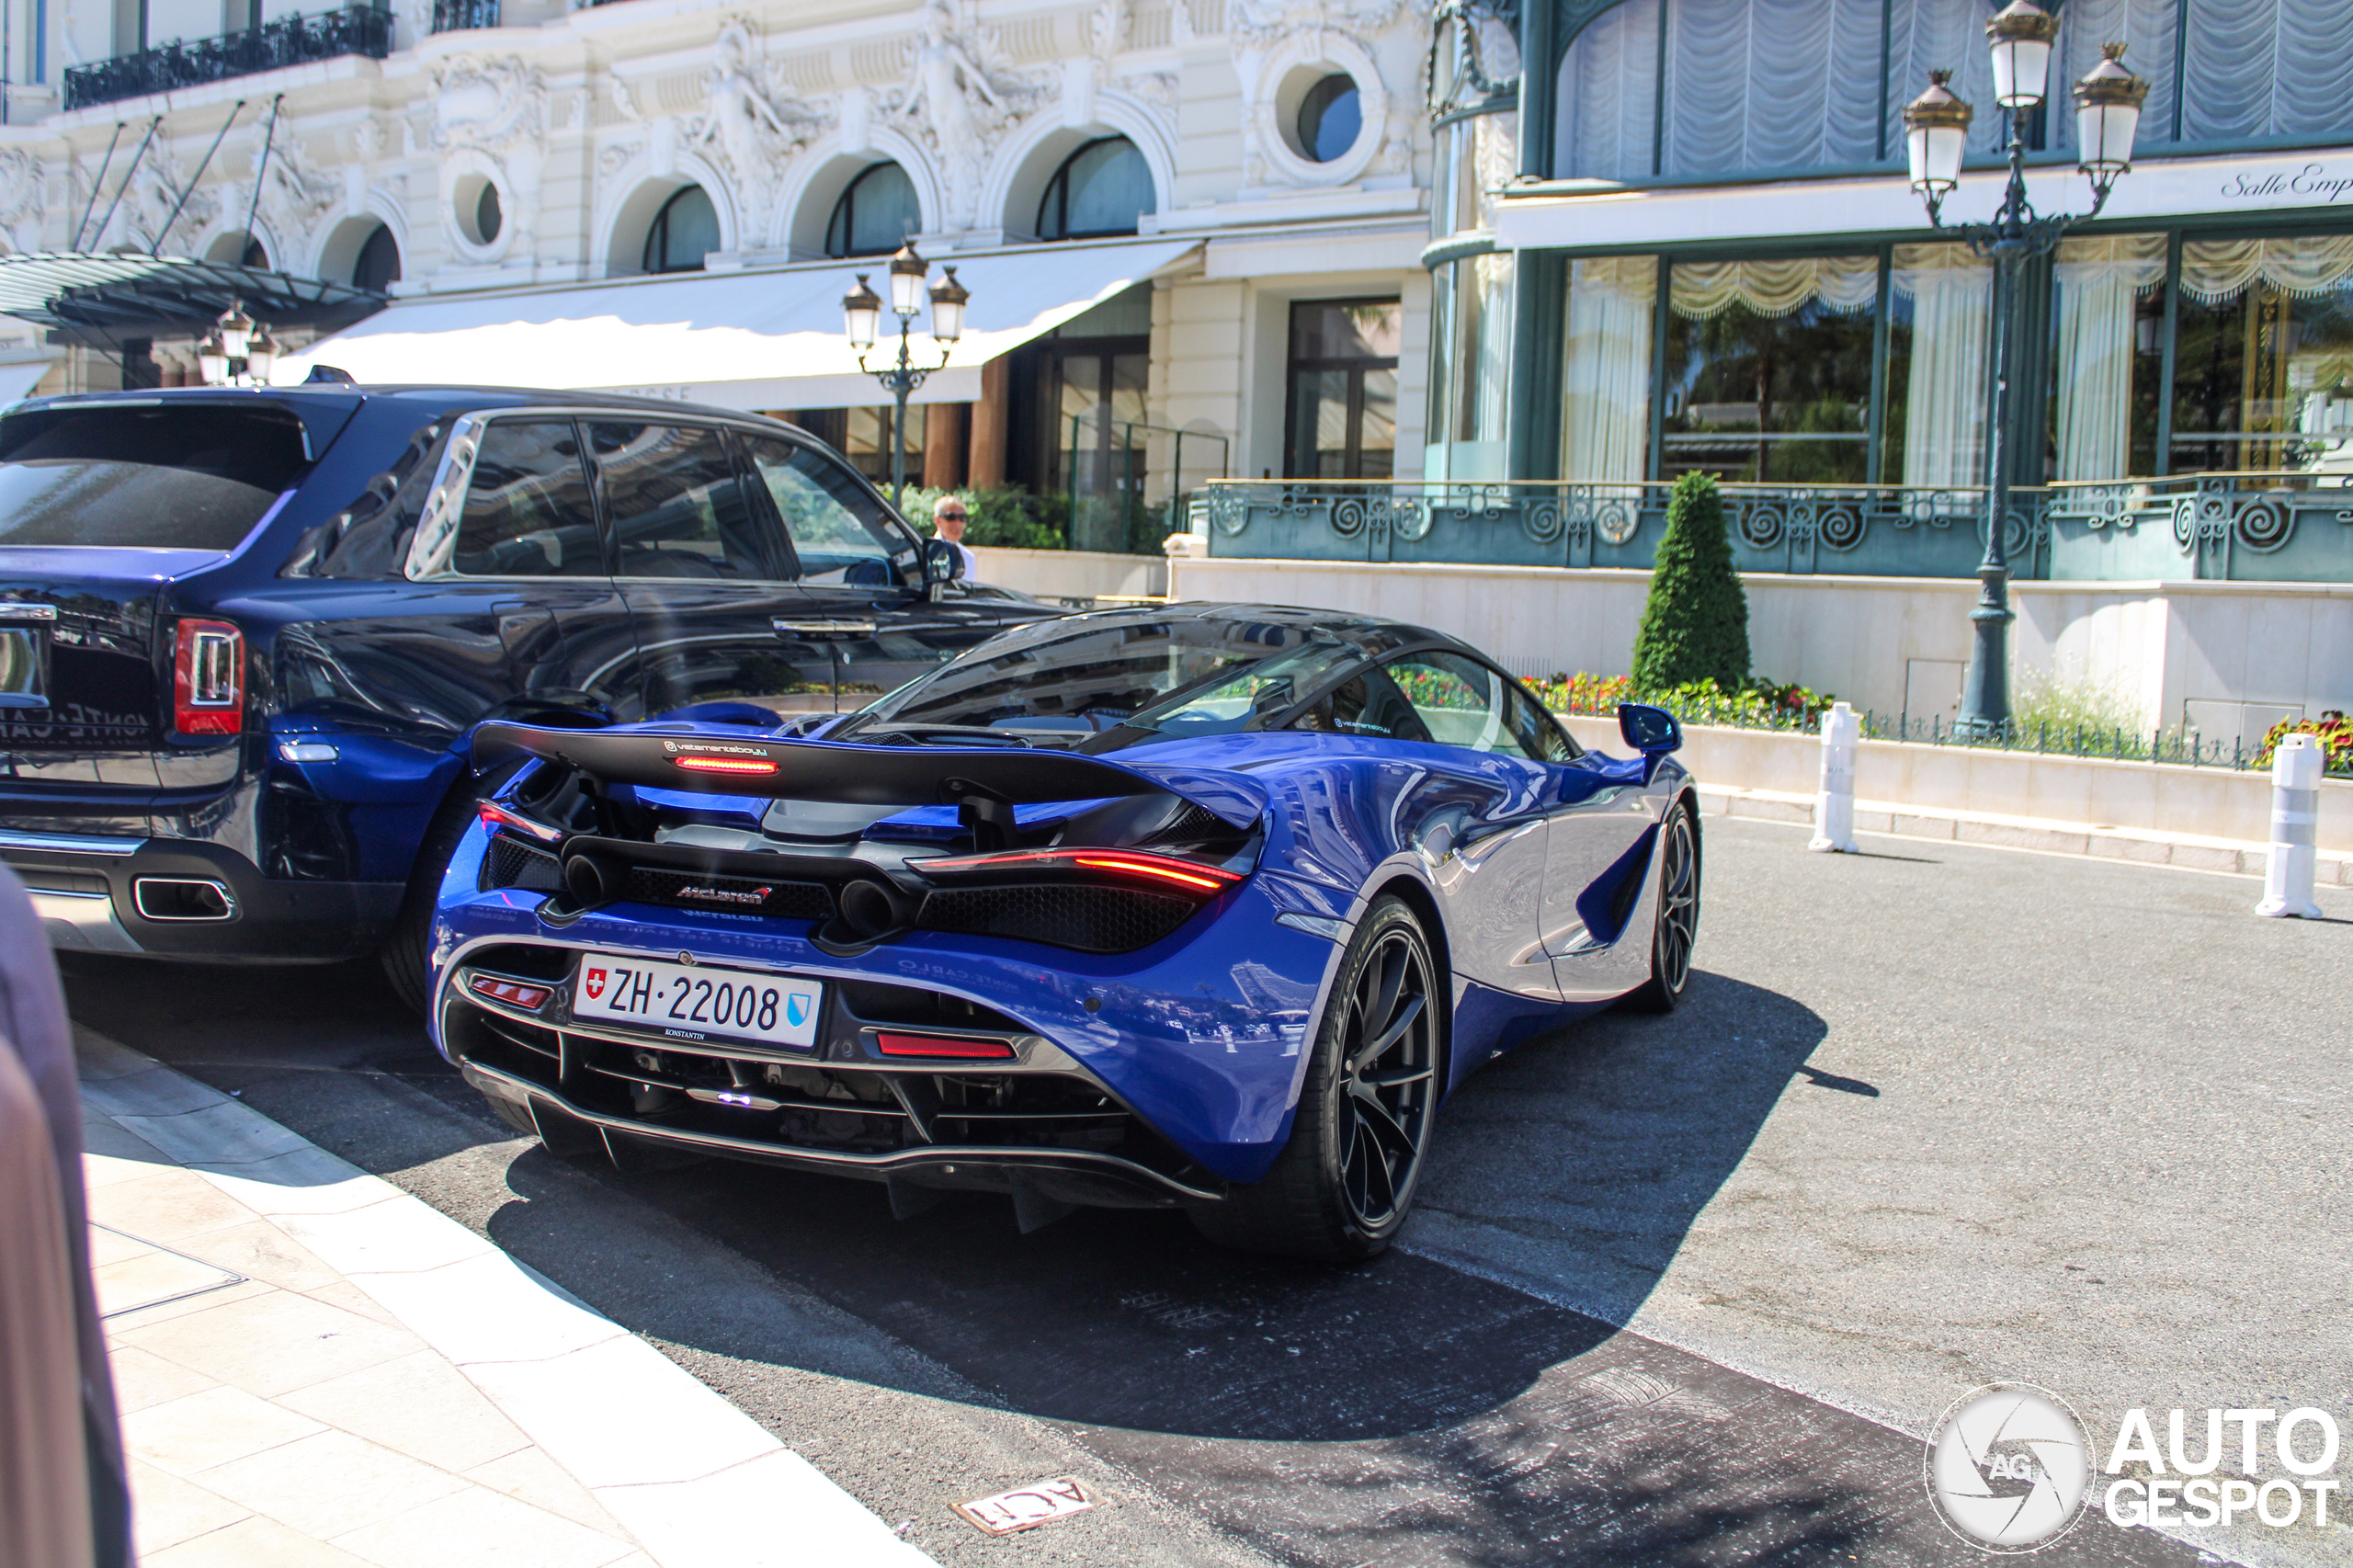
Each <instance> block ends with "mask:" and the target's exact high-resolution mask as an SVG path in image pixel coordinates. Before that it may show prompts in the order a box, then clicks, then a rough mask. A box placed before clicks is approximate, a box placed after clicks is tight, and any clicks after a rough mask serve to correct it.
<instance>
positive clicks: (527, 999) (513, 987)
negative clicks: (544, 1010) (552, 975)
mask: <svg viewBox="0 0 2353 1568" xmlns="http://www.w3.org/2000/svg"><path fill="white" fill-rule="evenodd" d="M470 984H471V985H472V989H473V990H474V991H475V993H476V994H480V995H483V996H487V997H489V998H490V999H491V1000H492V1001H494V1002H505V1003H507V1004H508V1005H510V1006H517V1007H527V1008H529V1009H530V1010H531V1011H532V1012H535V1013H536V1012H538V1011H539V1010H540V1007H541V1006H544V1005H545V1004H546V1002H547V999H548V996H549V995H550V992H549V989H548V987H546V986H544V985H525V984H523V983H521V982H520V981H515V980H498V979H494V978H493V977H492V976H490V975H487V974H478V975H475V976H474V977H473V979H472V982H470Z"/></svg>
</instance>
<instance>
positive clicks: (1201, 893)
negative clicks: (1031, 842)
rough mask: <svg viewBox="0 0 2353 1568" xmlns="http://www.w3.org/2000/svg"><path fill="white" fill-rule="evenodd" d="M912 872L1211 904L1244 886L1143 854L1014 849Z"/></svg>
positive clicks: (923, 865) (1223, 872)
mask: <svg viewBox="0 0 2353 1568" xmlns="http://www.w3.org/2000/svg"><path fill="white" fill-rule="evenodd" d="M908 869H910V870H913V871H916V872H919V873H921V874H922V875H923V876H926V877H928V878H931V879H933V880H935V881H938V880H941V879H946V880H948V881H958V882H961V881H967V880H971V881H1084V882H1097V883H1102V882H1110V883H1122V884H1125V885H1128V886H1131V887H1140V888H1150V889H1153V890H1154V891H1155V892H1176V893H1185V894H1188V895H1189V896H1191V897H1193V898H1196V899H1199V900H1203V901H1207V900H1208V899H1211V898H1213V897H1215V896H1216V895H1217V894H1219V893H1222V892H1224V891H1225V890H1226V889H1228V888H1230V887H1232V886H1233V884H1234V883H1236V882H1238V881H1241V880H1242V873H1241V872H1239V871H1230V870H1228V869H1225V868H1224V867H1222V866H1210V865H1204V864H1203V863H1201V862H1200V861H1199V860H1186V859H1182V858H1178V857H1176V856H1174V855H1154V854H1152V853H1150V852H1149V851H1146V850H1141V849H1104V848H1099V847H1098V848H1074V849H1016V850H1010V851H1007V852H1005V853H1001V854H995V855H949V856H941V857H938V858H934V859H929V860H912V861H909V862H908Z"/></svg>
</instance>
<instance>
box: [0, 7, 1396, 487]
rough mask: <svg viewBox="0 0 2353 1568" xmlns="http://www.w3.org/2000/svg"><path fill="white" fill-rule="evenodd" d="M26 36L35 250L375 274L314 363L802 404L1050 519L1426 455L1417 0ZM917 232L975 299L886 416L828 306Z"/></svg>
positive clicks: (3, 212)
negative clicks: (350, 318) (1091, 483)
mask: <svg viewBox="0 0 2353 1568" xmlns="http://www.w3.org/2000/svg"><path fill="white" fill-rule="evenodd" d="M5 8H6V9H7V10H8V11H9V12H10V13H11V15H10V20H11V21H12V22H13V25H14V36H15V37H16V38H17V40H18V47H17V54H16V58H15V61H14V62H13V65H14V75H15V77H16V81H15V82H14V83H13V84H12V85H9V87H8V88H7V95H8V97H7V123H6V124H5V125H0V239H4V240H5V243H6V246H7V247H8V249H9V250H10V251H11V252H12V253H16V254H17V255H22V254H24V253H32V252H52V253H54V252H74V253H83V254H88V253H98V252H128V253H135V254H140V255H144V254H149V253H156V254H161V255H165V256H193V257H198V258H202V259H208V260H211V261H215V262H223V263H243V264H244V265H247V266H252V267H262V268H266V269H269V270H273V271H279V272H284V273H289V274H293V275H296V276H298V277H301V278H318V279H324V280H325V281H327V282H330V283H336V284H349V285H357V286H358V287H359V288H362V289H370V290H381V292H382V293H383V294H384V295H386V296H387V297H388V299H389V304H388V306H387V308H386V309H385V310H384V311H382V312H380V313H379V314H378V315H376V316H375V317H373V318H371V319H370V320H369V322H366V323H363V324H361V326H360V327H358V328H355V329H353V331H352V332H351V333H348V334H346V335H344V336H342V337H338V338H336V339H335V340H334V341H333V344H332V345H330V346H328V347H324V348H322V349H321V350H320V351H319V354H318V356H317V357H318V358H322V359H325V360H333V359H334V358H335V356H336V355H338V354H341V355H342V356H343V357H344V358H349V359H352V360H354V361H356V362H355V363H353V364H351V365H350V366H348V367H347V368H349V369H353V370H354V371H355V373H358V374H359V375H360V377H361V379H362V380H381V379H391V377H392V374H393V373H394V372H395V371H397V372H399V373H400V379H417V376H418V375H419V374H423V375H426V376H430V377H432V378H433V379H450V380H462V381H492V382H499V383H506V382H521V383H527V384H534V383H538V384H556V385H570V386H612V387H617V388H626V389H636V390H651V391H658V392H663V393H665V394H667V395H676V396H684V397H690V398H699V399H707V400H711V401H717V402H722V403H733V404H734V405H736V406H745V407H759V408H764V409H771V410H777V411H781V412H786V413H788V414H790V415H792V416H794V417H796V418H799V419H801V421H802V422H803V423H805V424H809V425H811V426H813V427H816V428H819V429H820V430H822V431H823V432H824V433H825V434H826V435H828V436H829V437H832V438H834V439H835V441H836V442H837V443H839V444H841V445H843V446H844V447H845V448H846V449H850V450H851V451H852V452H853V455H856V456H858V457H859V458H860V460H862V461H867V462H869V463H870V465H872V466H873V467H875V468H876V469H877V470H878V471H880V470H881V468H884V467H887V451H888V448H889V444H890V442H891V441H892V439H897V440H899V441H901V442H903V443H904V444H905V445H906V446H907V447H908V448H909V449H910V450H911V452H913V453H914V455H915V460H916V464H917V468H918V470H919V472H922V473H924V475H925V476H926V479H928V480H930V481H932V482H934V483H946V482H953V481H966V480H969V481H972V482H975V483H1014V484H1018V485H1023V486H1027V487H1029V488H1031V489H1033V490H1037V491H1040V492H1041V493H1051V492H1052V491H1054V490H1056V489H1057V488H1060V487H1063V486H1066V485H1068V484H1069V483H1071V482H1072V480H1073V472H1072V469H1073V465H1074V464H1081V463H1085V462H1087V461H1091V460H1092V461H1096V465H1097V467H1098V468H1101V467H1102V466H1103V464H1102V463H1101V462H1100V461H1099V460H1101V459H1103V458H1105V457H1106V456H1107V455H1108V458H1109V459H1110V461H1109V464H1108V467H1109V470H1111V471H1117V472H1121V473H1123V474H1132V473H1135V472H1142V471H1156V472H1155V473H1154V477H1153V478H1152V479H1151V480H1150V483H1152V484H1154V485H1155V486H1158V487H1159V488H1161V489H1162V490H1164V491H1165V489H1166V488H1167V487H1169V486H1170V485H1172V484H1176V483H1186V482H1188V481H1189V480H1191V479H1192V478H1195V477H1198V476H1199V474H1206V473H1211V472H1218V471H1219V470H1220V469H1222V470H1223V471H1224V472H1231V473H1234V474H1257V473H1262V472H1305V473H1312V474H1317V475H1320V476H1322V477H1326V478H1335V479H1346V478H1356V477H1368V478H1379V477H1385V476H1387V475H1388V474H1390V473H1391V472H1396V471H1397V470H1398V469H1399V468H1400V467H1401V465H1402V468H1403V470H1404V472H1408V473H1410V472H1414V471H1415V470H1416V469H1417V468H1418V465H1419V461H1420V457H1421V453H1422V449H1423V444H1424V443H1423V436H1422V430H1421V426H1422V418H1423V412H1424V407H1425V403H1426V399H1425V396H1424V392H1423V387H1422V385H1421V375H1420V367H1421V364H1422V359H1423V349H1424V347H1425V345H1426V344H1427V339H1428V328H1427V292H1428V289H1427V278H1428V274H1427V272H1426V271H1425V269H1424V268H1423V267H1422V265H1421V252H1422V250H1423V248H1424V246H1425V245H1426V244H1427V240H1428V235H1429V218H1428V196H1427V184H1428V171H1429V165H1430V160H1429V151H1428V149H1429V145H1430V131H1429V119H1428V115H1427V109H1426V108H1425V73H1426V70H1427V53H1428V40H1429V36H1430V33H1429V19H1428V17H1427V13H1426V12H1425V11H1424V10H1423V9H1422V8H1421V7H1420V6H1416V5H1413V4H1409V3H1408V0H1094V3H1090V4H1069V3H1065V0H1046V3H1032V0H923V3H918V4H906V3H904V0H901V3H894V4H888V5H874V4H866V3H860V0H794V3H792V4H783V3H774V4H769V5H766V6H761V5H757V4H753V5H745V4H742V3H740V0H737V3H730V4H714V3H710V0H618V3H609V4H596V5H590V6H581V7H579V8H574V6H572V5H571V4H570V3H569V0H396V4H395V5H394V6H393V7H392V9H390V10H388V11H387V10H367V11H361V10H352V11H344V12H335V13H329V14H327V15H325V16H323V17H299V16H296V15H294V14H292V13H291V12H290V11H286V10H282V9H281V8H280V7H279V6H278V5H277V4H276V0H226V3H225V5H224V4H223V3H222V0H116V4H114V5H113V6H108V5H106V4H104V3H102V0H6V7H5ZM28 40H30V46H29V47H28ZM907 239H912V240H913V241H914V242H915V244H916V245H917V247H918V248H919V249H920V250H921V251H922V253H923V254H924V255H925V256H926V257H928V258H930V259H931V260H933V261H934V262H936V263H942V264H952V265H956V266H957V267H958V271H959V275H960V278H961V281H962V282H963V283H964V284H965V285H966V286H967V287H969V288H971V289H972V295H973V299H972V308H971V313H970V323H971V326H970V329H969V330H968V332H967V335H966V338H965V341H964V342H963V343H961V344H960V345H959V346H958V347H957V349H956V351H955V355H954V357H953V358H952V359H951V360H950V363H949V366H948V368H947V369H944V370H943V371H942V372H941V373H940V374H939V375H938V377H936V378H935V379H934V381H933V382H932V384H931V385H929V386H927V387H926V389H925V390H924V391H923V392H919V393H918V394H917V400H918V401H917V409H916V413H915V416H912V417H910V419H909V420H908V421H907V425H906V427H905V428H904V429H903V430H899V431H896V432H893V431H892V430H891V429H890V428H889V426H890V419H889V416H888V411H887V410H886V409H881V408H878V407H877V405H878V404H879V403H881V402H882V401H883V399H882V394H881V392H879V391H876V390H873V389H872V383H871V382H870V381H869V380H867V379H865V378H863V377H862V376H861V375H860V374H859V373H858V369H857V367H856V364H855V361H854V358H853V357H852V356H851V355H850V354H849V353H848V351H847V348H846V347H843V345H842V341H841V322H840V312H839V307H838V303H837V301H838V300H839V297H840V294H841V292H842V291H843V290H844V289H846V288H847V286H848V285H849V283H850V279H851V278H852V276H853V275H854V274H855V273H858V272H866V273H873V274H879V273H880V272H881V270H882V262H883V258H884V257H885V256H887V254H888V253H889V252H891V251H892V250H895V249H896V248H897V247H898V245H899V244H901V243H902V241H903V240H907ZM937 276H938V274H937V273H935V277H937ZM887 319H888V318H887V317H886V320H887ZM922 327H923V323H922V322H921V321H918V322H917V323H916V335H915V347H916V350H917V352H918V355H921V354H923V353H924V352H926V350H927V348H928V344H927V342H926V339H925V338H924V337H923V335H922ZM294 347H301V345H300V344H299V343H297V344H295V345H294ZM892 347H893V348H894V347H895V345H892ZM192 350H193V345H192V343H191V342H190V341H188V340H187V339H186V338H185V337H182V338H179V339H172V338H169V337H167V336H165V335H157V336H156V337H154V338H153V339H152V340H136V341H133V342H131V343H130V344H128V345H126V346H124V348H123V351H122V352H119V353H115V354H112V355H109V354H107V353H103V352H98V351H95V350H91V351H85V350H79V349H74V348H73V347H71V346H70V344H69V345H68V346H67V347H65V348H64V350H63V353H64V358H63V360H61V362H60V364H59V365H58V367H57V368H56V369H54V370H52V371H51V374H50V376H49V377H48V379H47V380H46V381H43V382H42V385H43V387H44V388H45V389H49V390H55V389H56V388H58V387H61V386H66V385H72V386H92V387H95V386H106V385H114V384H121V383H122V382H123V381H126V380H128V381H131V383H133V384H138V383H141V382H153V383H159V384H177V383H179V382H182V381H187V380H192V379H193V369H194V365H193V359H192ZM0 357H5V353H4V352H0ZM303 363H304V361H302V360H301V359H300V358H296V359H295V360H293V361H292V362H290V364H289V365H288V366H286V367H283V369H301V366H302V364H303ZM1176 432H1184V433H1186V434H1187V436H1188V443H1187V445H1186V446H1185V447H1184V449H1183V451H1182V454H1181V456H1172V455H1171V454H1172V453H1174V452H1175V451H1176V445H1175V440H1174V434H1173V433H1176ZM1090 453H1091V456H1090ZM1180 468H1181V469H1182V470H1184V471H1186V472H1178V470H1179V469H1180ZM1194 471H1198V472H1194ZM1127 482H1128V481H1126V480H1124V479H1123V480H1122V481H1121V483H1127ZM1136 483H1142V481H1137V482H1136Z"/></svg>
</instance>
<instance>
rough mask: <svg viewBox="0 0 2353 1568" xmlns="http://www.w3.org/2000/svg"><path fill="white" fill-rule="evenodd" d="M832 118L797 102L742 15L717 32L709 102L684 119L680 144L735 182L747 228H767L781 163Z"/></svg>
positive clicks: (760, 230)
mask: <svg viewBox="0 0 2353 1568" xmlns="http://www.w3.org/2000/svg"><path fill="white" fill-rule="evenodd" d="M831 118H832V117H831V116H829V115H828V114H826V113H825V112H824V110H821V109H818V108H813V107H812V106H810V105H808V104H805V103H803V102H802V101H801V99H800V98H799V97H796V96H795V95H794V94H793V93H792V91H791V89H790V87H789V86H788V85H786V83H785V81H784V78H783V73H782V72H781V71H780V70H778V69H776V68H774V65H773V62H768V61H767V60H765V59H764V58H763V57H762V51H761V49H760V46H759V43H758V40H757V39H756V35H755V34H754V33H753V31H752V28H751V26H750V24H749V23H748V22H747V21H745V19H744V18H742V17H735V18H733V19H731V20H730V21H729V22H728V23H727V25H726V26H725V27H723V28H721V29H720V33H719V45H718V50H717V54H716V58H715V59H714V61H713V62H712V64H711V68H710V108H709V109H707V110H706V111H705V112H704V113H703V114H702V115H700V116H699V117H698V118H697V119H695V120H694V121H693V122H691V124H690V126H689V128H688V136H687V142H686V144H687V146H688V148H690V149H701V150H704V151H706V152H707V153H709V154H710V156H711V158H712V161H713V162H715V163H716V164H718V165H719V166H720V168H721V169H722V172H723V173H724V174H725V175H726V176H727V177H728V178H729V180H730V181H731V183H732V184H733V187H734V194H735V198H736V210H737V211H738V212H739V213H740V214H741V215H742V217H743V220H744V224H745V229H746V230H747V232H750V233H761V232H764V231H765V230H766V228H767V213H768V209H769V207H770V206H771V205H772V203H773V202H774V200H775V197H776V193H777V187H778V185H779V179H780V176H781V175H782V173H783V169H784V165H785V163H786V161H787V160H789V159H790V157H791V156H792V155H793V154H794V153H798V152H799V151H800V150H801V148H803V147H805V146H807V145H808V144H809V142H811V141H812V140H813V139H814V138H815V137H816V136H817V135H818V134H819V133H820V132H821V131H824V129H825V128H826V126H827V123H828V122H829V120H830V119H831Z"/></svg>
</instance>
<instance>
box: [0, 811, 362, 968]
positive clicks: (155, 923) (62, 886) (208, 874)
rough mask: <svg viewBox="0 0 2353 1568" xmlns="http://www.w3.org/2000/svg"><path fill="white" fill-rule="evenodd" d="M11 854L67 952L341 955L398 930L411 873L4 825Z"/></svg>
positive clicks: (1, 856) (189, 842)
mask: <svg viewBox="0 0 2353 1568" xmlns="http://www.w3.org/2000/svg"><path fill="white" fill-rule="evenodd" d="M0 860H5V861H6V864H7V866H8V868H9V869H11V870H13V871H15V872H16V873H17V876H18V877H19V878H20V879H22V881H24V883H25V887H26V891H27V892H30V893H31V894H32V900H33V908H34V910H35V912H36V913H38V914H39V915H40V917H41V924H42V926H44V927H45V929H46V930H47V932H48V935H49V942H50V946H51V947H52V948H54V949H58V950H60V951H74V952H100V953H130V954H143V955H146V956H149V957H153V958H176V959H201V960H215V961H222V960H239V959H256V960H305V959H310V960H334V959H346V958H354V957H357V956H358V955H359V954H361V953H365V952H368V951H369V950H370V949H373V948H374V947H375V946H376V945H377V944H378V943H379V942H381V940H382V939H383V937H384V936H385V934H386V933H387V932H389V931H390V930H391V929H392V920H393V917H394V916H395V915H397V914H398V913H399V910H400V904H401V898H402V895H403V893H404V892H406V889H405V887H404V885H403V884H402V883H399V882H324V881H278V880H273V879H271V878H267V877H265V876H263V875H262V874H261V871H260V869H258V868H257V867H256V866H255V865H254V863H253V862H252V861H251V860H248V859H246V858H244V856H242V855H240V854H238V853H237V852H236V851H235V850H233V849H229V848H226V847H224V846H221V845H218V844H206V843H201V842H199V841H197V840H193V839H182V838H128V837H120V838H118V837H101V836H97V835H82V834H56V833H33V832H26V831H23V830H19V829H14V828H0Z"/></svg>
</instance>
